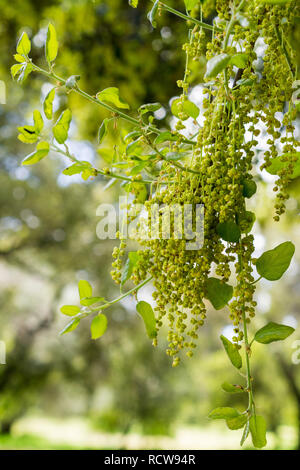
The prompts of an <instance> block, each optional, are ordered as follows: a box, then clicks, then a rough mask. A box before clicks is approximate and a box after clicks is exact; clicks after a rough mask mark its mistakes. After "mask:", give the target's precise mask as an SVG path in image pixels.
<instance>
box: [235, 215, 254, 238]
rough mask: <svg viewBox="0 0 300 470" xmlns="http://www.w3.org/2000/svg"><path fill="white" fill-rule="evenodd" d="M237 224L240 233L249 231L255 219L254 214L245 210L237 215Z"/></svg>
mask: <svg viewBox="0 0 300 470" xmlns="http://www.w3.org/2000/svg"><path fill="white" fill-rule="evenodd" d="M237 219H238V224H239V228H240V230H241V232H242V233H248V232H251V230H252V227H253V224H254V222H255V220H256V215H255V213H254V212H252V211H245V212H243V213H241V214H239V215H238V217H237Z"/></svg>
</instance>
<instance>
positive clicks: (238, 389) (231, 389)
mask: <svg viewBox="0 0 300 470" xmlns="http://www.w3.org/2000/svg"><path fill="white" fill-rule="evenodd" d="M222 389H223V390H224V392H227V393H243V392H245V390H244V389H243V387H242V386H241V385H232V384H230V383H229V382H223V383H222Z"/></svg>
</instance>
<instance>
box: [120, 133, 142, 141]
mask: <svg viewBox="0 0 300 470" xmlns="http://www.w3.org/2000/svg"><path fill="white" fill-rule="evenodd" d="M140 136H141V132H140V131H131V132H129V134H127V135H125V137H124V141H125V142H128V141H131V140H135V139H137V138H138V137H140Z"/></svg>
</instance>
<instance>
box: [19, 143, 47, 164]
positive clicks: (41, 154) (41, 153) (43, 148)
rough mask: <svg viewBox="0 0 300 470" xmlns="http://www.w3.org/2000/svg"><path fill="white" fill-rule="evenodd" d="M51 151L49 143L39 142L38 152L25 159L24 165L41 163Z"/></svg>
mask: <svg viewBox="0 0 300 470" xmlns="http://www.w3.org/2000/svg"><path fill="white" fill-rule="evenodd" d="M49 149H50V146H49V143H48V142H44V141H42V142H39V143H38V144H37V146H36V150H35V151H34V152H32V153H30V154H29V155H27V157H25V158H24V160H23V161H22V165H34V164H35V163H38V162H40V161H41V160H42V159H43V158H45V157H46V156H47V155H48V153H49Z"/></svg>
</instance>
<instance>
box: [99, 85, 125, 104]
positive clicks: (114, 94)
mask: <svg viewBox="0 0 300 470" xmlns="http://www.w3.org/2000/svg"><path fill="white" fill-rule="evenodd" d="M96 98H97V99H98V100H99V101H104V102H106V103H110V104H113V105H114V106H116V107H117V108H121V109H129V108H130V106H129V104H128V103H126V102H125V101H123V100H122V99H121V98H120V92H119V89H118V88H116V87H110V88H105V89H104V90H102V91H99V93H97V95H96Z"/></svg>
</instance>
